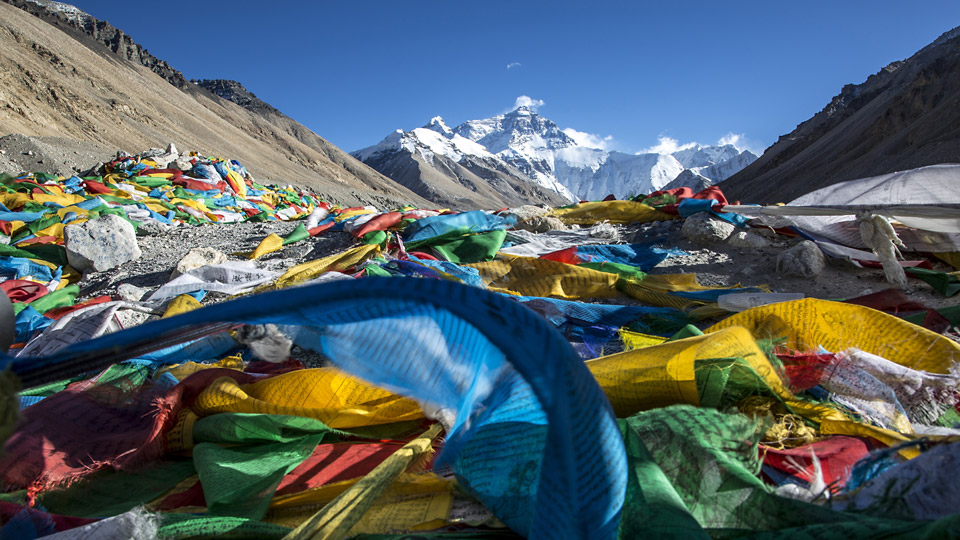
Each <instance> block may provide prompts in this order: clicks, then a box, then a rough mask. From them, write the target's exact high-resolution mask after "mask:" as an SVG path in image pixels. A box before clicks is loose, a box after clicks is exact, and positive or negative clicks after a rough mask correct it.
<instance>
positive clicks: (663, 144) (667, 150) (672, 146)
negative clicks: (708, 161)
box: [637, 135, 697, 154]
mask: <svg viewBox="0 0 960 540" xmlns="http://www.w3.org/2000/svg"><path fill="white" fill-rule="evenodd" d="M696 145H697V143H695V142H691V143H686V144H680V141H678V140H676V139H674V138H671V137H667V136H665V135H661V136H660V137H657V144H656V145H654V146H651V147H650V148H644V149H643V150H640V151H639V152H637V153H638V154H672V153H674V152H679V151H680V150H686V149H688V148H693V147H694V146H696Z"/></svg>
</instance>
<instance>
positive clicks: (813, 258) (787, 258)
mask: <svg viewBox="0 0 960 540" xmlns="http://www.w3.org/2000/svg"><path fill="white" fill-rule="evenodd" d="M826 265H827V261H826V259H825V258H824V256H823V252H822V251H820V248H819V247H817V244H815V243H813V242H811V241H810V240H804V241H803V242H800V243H799V244H797V245H795V246H793V247H792V248H790V249H788V250H786V251H784V252H783V253H781V254H780V255H779V256H778V257H777V272H780V273H781V274H786V275H788V276H801V277H813V276H818V275H820V274H821V273H822V272H823V269H824V267H826Z"/></svg>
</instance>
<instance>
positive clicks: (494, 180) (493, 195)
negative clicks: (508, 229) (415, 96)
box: [352, 116, 572, 208]
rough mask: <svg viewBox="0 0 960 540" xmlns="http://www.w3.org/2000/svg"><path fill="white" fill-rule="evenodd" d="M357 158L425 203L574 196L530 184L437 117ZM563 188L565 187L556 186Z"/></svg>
mask: <svg viewBox="0 0 960 540" xmlns="http://www.w3.org/2000/svg"><path fill="white" fill-rule="evenodd" d="M352 155H353V157H355V158H357V159H359V160H361V161H363V162H364V163H366V164H367V165H370V166H371V167H373V168H374V169H376V170H377V171H380V172H381V173H382V174H384V175H386V176H388V177H390V178H392V179H394V180H395V181H396V182H398V183H400V184H402V185H403V186H405V187H407V188H409V189H411V190H413V191H414V192H416V193H417V194H419V195H421V196H422V197H424V198H427V199H429V200H432V201H434V202H436V203H438V204H441V205H449V206H454V207H461V208H463V207H471V208H490V207H494V206H518V205H522V204H528V203H545V204H548V205H562V204H567V203H568V202H569V201H570V200H571V197H572V195H571V194H570V193H569V192H562V193H561V192H558V191H557V190H556V189H550V188H547V187H544V186H541V185H540V184H539V183H537V182H534V181H531V179H530V177H529V176H527V175H526V174H525V173H523V172H521V171H519V170H517V169H516V168H514V167H513V166H511V165H510V164H509V163H508V162H507V161H505V160H503V159H501V158H499V157H497V156H495V155H493V154H492V153H491V152H489V151H488V150H487V149H486V148H484V147H483V146H482V145H480V144H477V143H476V142H474V141H471V140H470V139H467V138H465V137H462V136H460V135H458V134H456V133H454V132H453V131H452V130H451V129H450V128H449V127H447V125H446V124H444V122H443V119H442V118H440V117H439V116H437V117H434V118H433V119H431V120H430V122H429V123H427V125H425V126H423V127H420V128H416V129H413V130H411V131H406V132H405V131H403V130H400V129H398V130H396V131H394V132H393V133H391V134H390V135H387V137H386V138H384V139H383V140H382V141H380V143H379V144H376V145H374V146H370V147H368V148H364V149H362V150H357V151H356V152H353V153H352ZM557 186H558V187H559V188H560V189H564V190H565V188H563V186H560V185H559V184H557Z"/></svg>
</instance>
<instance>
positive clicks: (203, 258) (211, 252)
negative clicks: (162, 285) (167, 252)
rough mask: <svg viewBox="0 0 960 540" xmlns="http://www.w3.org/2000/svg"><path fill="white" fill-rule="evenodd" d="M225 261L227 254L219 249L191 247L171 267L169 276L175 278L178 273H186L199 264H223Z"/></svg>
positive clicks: (198, 266) (199, 265)
mask: <svg viewBox="0 0 960 540" xmlns="http://www.w3.org/2000/svg"><path fill="white" fill-rule="evenodd" d="M225 262H227V256H226V255H225V254H224V253H223V252H221V251H217V250H216V249H213V248H210V247H200V248H193V249H191V250H190V251H189V252H188V253H187V254H186V255H185V256H184V257H183V258H182V259H180V262H178V263H177V267H176V268H174V269H173V273H171V274H170V277H171V278H175V277H177V276H179V275H180V274H186V273H187V272H189V271H190V270H195V269H197V268H200V267H201V266H209V265H211V264H223V263H225Z"/></svg>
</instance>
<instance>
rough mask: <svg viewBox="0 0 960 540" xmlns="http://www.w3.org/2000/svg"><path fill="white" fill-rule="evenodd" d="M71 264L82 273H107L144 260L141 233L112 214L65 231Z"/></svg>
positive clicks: (65, 242) (65, 228) (65, 244)
mask: <svg viewBox="0 0 960 540" xmlns="http://www.w3.org/2000/svg"><path fill="white" fill-rule="evenodd" d="M63 239H64V247H65V248H66V250H67V261H68V262H69V263H70V266H72V267H74V268H76V269H77V270H79V271H80V272H86V271H89V270H93V271H96V272H103V271H106V270H110V269H113V268H116V267H118V266H120V265H121V264H123V263H125V262H129V261H133V260H136V259H139V258H140V255H142V253H141V252H140V247H139V246H138V245H137V234H136V232H135V231H134V229H133V225H131V224H130V223H129V222H128V221H127V220H125V219H123V218H121V217H119V216H115V215H112V214H108V215H105V216H100V217H98V218H97V219H94V220H91V221H87V222H85V223H82V224H80V225H67V226H66V227H64V228H63Z"/></svg>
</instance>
